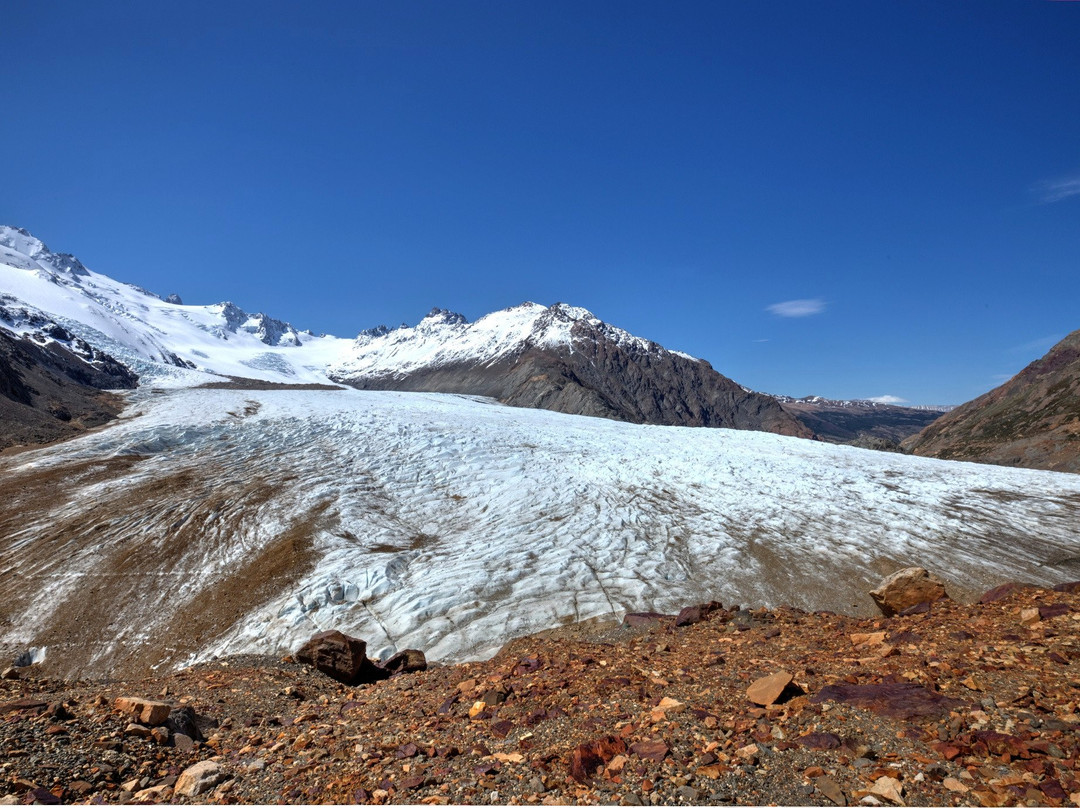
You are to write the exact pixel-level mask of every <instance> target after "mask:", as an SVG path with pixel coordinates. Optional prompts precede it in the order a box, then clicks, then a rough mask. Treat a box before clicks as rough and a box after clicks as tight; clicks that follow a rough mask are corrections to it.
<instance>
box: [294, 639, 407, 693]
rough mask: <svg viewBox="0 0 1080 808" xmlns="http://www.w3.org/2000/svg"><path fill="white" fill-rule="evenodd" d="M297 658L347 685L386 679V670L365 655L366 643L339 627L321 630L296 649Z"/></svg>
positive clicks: (387, 674)
mask: <svg viewBox="0 0 1080 808" xmlns="http://www.w3.org/2000/svg"><path fill="white" fill-rule="evenodd" d="M296 659H297V660H298V661H299V662H303V663H304V664H305V665H311V666H312V667H313V668H315V669H316V670H318V671H320V672H321V673H325V674H326V675H327V676H329V677H330V678H331V679H336V680H337V681H339V682H341V683H343V684H346V685H358V684H368V683H371V682H377V681H380V680H382V679H386V678H387V677H389V676H390V674H389V673H387V672H386V671H384V670H382V669H381V668H379V667H377V666H376V665H375V663H373V662H372V661H371V660H370V659H368V658H367V643H366V642H364V641H363V640H361V639H358V638H356V637H350V636H348V635H347V634H342V633H341V632H340V631H321V632H319V633H318V634H316V635H314V636H313V637H312V638H311V639H310V640H308V641H307V642H306V643H304V645H303V646H302V647H301V648H300V650H299V651H297V652H296Z"/></svg>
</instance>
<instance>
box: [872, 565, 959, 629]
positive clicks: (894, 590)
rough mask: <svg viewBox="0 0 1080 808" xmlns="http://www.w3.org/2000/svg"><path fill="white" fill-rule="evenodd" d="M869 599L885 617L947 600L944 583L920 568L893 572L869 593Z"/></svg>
mask: <svg viewBox="0 0 1080 808" xmlns="http://www.w3.org/2000/svg"><path fill="white" fill-rule="evenodd" d="M870 597H871V598H873V599H874V603H876V604H877V607H878V608H879V609H881V613H882V614H883V615H885V616H886V617H892V616H893V615H895V614H899V613H900V612H902V611H904V610H906V609H910V608H911V607H912V606H917V605H919V604H920V603H933V602H934V601H936V600H941V599H942V598H947V597H948V594H947V593H946V592H945V583H944V582H943V581H942V580H940V579H939V578H936V577H935V576H933V575H931V574H930V573H929V572H927V571H926V570H924V569H923V568H922V567H908V568H907V569H902V570H899V571H898V572H894V573H893V574H892V575H890V576H889V577H888V578H886V579H885V580H884V581H882V582H881V583H880V584H878V587H877V589H874V590H872V591H871V592H870Z"/></svg>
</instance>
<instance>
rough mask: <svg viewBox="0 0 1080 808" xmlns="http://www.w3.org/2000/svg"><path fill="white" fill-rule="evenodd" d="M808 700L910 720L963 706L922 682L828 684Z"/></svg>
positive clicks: (939, 713) (929, 716)
mask: <svg viewBox="0 0 1080 808" xmlns="http://www.w3.org/2000/svg"><path fill="white" fill-rule="evenodd" d="M810 701H811V702H812V703H814V704H820V703H821V702H823V701H836V702H841V703H845V704H854V705H855V706H856V707H863V708H865V709H867V710H871V711H873V712H875V713H877V714H878V715H884V716H888V717H890V718H899V719H901V720H905V721H913V720H915V719H918V718H931V717H937V716H941V715H943V714H945V713H948V712H949V710H951V709H954V708H958V707H962V706H965V705H964V702H962V701H960V700H959V699H951V698H948V697H947V696H943V695H941V694H940V693H935V692H933V691H932V690H927V689H926V688H925V687H923V686H922V685H916V684H894V683H883V684H877V685H827V686H826V687H823V688H822V689H821V690H820V691H819V692H818V693H817V694H815V695H814V696H813V697H812V698H811V699H810Z"/></svg>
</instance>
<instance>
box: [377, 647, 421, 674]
mask: <svg viewBox="0 0 1080 808" xmlns="http://www.w3.org/2000/svg"><path fill="white" fill-rule="evenodd" d="M379 667H380V668H382V669H383V670H384V671H386V672H387V673H389V674H390V675H392V676H393V675H397V674H399V673H419V672H420V671H426V670H427V657H425V656H424V652H423V651H417V650H416V649H415V648H406V649H405V650H404V651H398V652H397V653H396V654H394V655H393V656H392V657H390V658H389V659H388V660H386V662H381V663H379Z"/></svg>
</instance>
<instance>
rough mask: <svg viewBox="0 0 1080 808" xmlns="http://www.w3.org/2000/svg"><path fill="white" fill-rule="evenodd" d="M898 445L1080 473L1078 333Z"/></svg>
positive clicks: (956, 457)
mask: <svg viewBox="0 0 1080 808" xmlns="http://www.w3.org/2000/svg"><path fill="white" fill-rule="evenodd" d="M903 445H904V448H906V449H908V450H909V451H912V452H914V453H915V454H917V455H923V456H925V457H941V458H944V459H947V460H974V461H977V462H981V463H995V464H998V465H1002V466H1018V467H1021V468H1035V469H1048V470H1050V471H1070V472H1080V331H1074V332H1073V333H1071V334H1069V336H1067V337H1065V339H1063V340H1062V341H1061V342H1059V343H1058V344H1057V345H1055V346H1054V347H1053V348H1051V349H1050V352H1049V353H1047V354H1046V356H1044V357H1043V358H1042V359H1039V360H1036V361H1035V362H1032V363H1031V364H1030V365H1028V366H1027V367H1026V368H1024V369H1023V370H1022V371H1020V372H1019V373H1018V374H1016V376H1014V377H1013V378H1012V379H1010V380H1009V381H1007V382H1005V384H1003V385H1001V386H1000V387H998V388H995V389H994V390H991V391H990V392H989V393H986V394H985V395H982V396H979V397H978V398H976V399H974V400H973V401H969V402H968V403H967V404H964V405H963V406H961V407H958V408H957V409H955V410H953V411H952V412H950V413H948V414H947V415H944V416H942V417H941V418H940V419H938V420H937V421H935V422H934V423H933V424H931V425H930V426H928V427H927V428H926V429H924V430H923V431H922V432H920V433H919V434H918V435H915V436H913V437H911V438H909V439H907V440H906V441H904V444H903Z"/></svg>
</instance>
